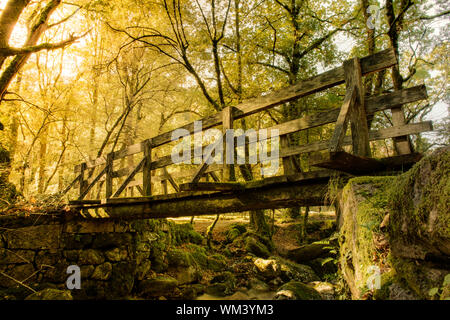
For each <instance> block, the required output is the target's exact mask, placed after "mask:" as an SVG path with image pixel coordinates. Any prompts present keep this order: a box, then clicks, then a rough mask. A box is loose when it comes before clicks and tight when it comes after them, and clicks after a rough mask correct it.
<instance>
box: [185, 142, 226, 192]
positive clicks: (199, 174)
mask: <svg viewBox="0 0 450 320" xmlns="http://www.w3.org/2000/svg"><path fill="white" fill-rule="evenodd" d="M224 139H225V134H223V135H222V139H219V140H218V141H215V142H214V144H213V147H212V148H211V152H210V153H209V155H208V156H207V157H206V159H205V161H204V162H203V163H202V164H201V165H199V166H198V168H197V170H196V172H195V174H194V176H193V177H192V180H191V183H197V182H198V181H200V178H201V177H202V176H203V175H204V174H205V172H206V169H207V168H208V166H209V164H210V162H211V159H212V158H214V157H215V154H214V153H215V150H216V147H217V146H219V145H220V144H221V143H223V141H224Z"/></svg>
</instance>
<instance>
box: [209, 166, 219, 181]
mask: <svg viewBox="0 0 450 320" xmlns="http://www.w3.org/2000/svg"><path fill="white" fill-rule="evenodd" d="M209 168H210V169H213V168H212V167H211V166H210V167H209ZM208 173H209V175H210V176H211V178H212V179H213V180H214V182H219V181H220V179H219V177H218V176H217V175H216V173H215V172H214V171H209V172H208Z"/></svg>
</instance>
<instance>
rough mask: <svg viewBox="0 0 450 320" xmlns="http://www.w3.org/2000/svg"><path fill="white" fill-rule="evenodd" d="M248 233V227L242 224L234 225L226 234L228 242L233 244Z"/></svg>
mask: <svg viewBox="0 0 450 320" xmlns="http://www.w3.org/2000/svg"><path fill="white" fill-rule="evenodd" d="M246 231H247V227H246V226H245V225H243V224H240V223H233V224H232V225H231V226H230V229H229V230H228V231H227V232H226V241H227V242H233V241H234V240H235V239H236V238H237V237H239V236H240V235H241V234H244V233H245V232H246Z"/></svg>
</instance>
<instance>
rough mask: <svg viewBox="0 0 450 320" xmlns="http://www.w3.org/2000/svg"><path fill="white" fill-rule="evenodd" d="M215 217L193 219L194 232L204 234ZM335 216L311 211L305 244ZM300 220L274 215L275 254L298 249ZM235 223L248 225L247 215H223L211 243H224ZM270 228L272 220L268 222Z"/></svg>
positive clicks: (182, 219)
mask: <svg viewBox="0 0 450 320" xmlns="http://www.w3.org/2000/svg"><path fill="white" fill-rule="evenodd" d="M215 217H216V216H199V217H195V218H194V223H193V227H194V230H195V231H197V232H199V233H200V234H202V235H205V234H206V229H207V228H208V226H209V225H211V223H212V222H213V221H214V219H215ZM335 219H336V215H335V213H334V211H326V212H314V211H311V212H310V213H309V216H308V229H307V230H308V231H309V232H308V236H307V237H308V238H307V240H309V241H307V242H312V241H317V240H320V239H321V238H322V236H321V234H320V230H318V228H316V226H318V225H320V224H322V223H323V222H324V221H331V220H333V221H334V220H335ZM170 220H173V221H175V222H176V223H186V222H189V221H190V220H191V218H190V217H181V218H173V219H170ZM301 222H302V218H301V217H299V218H298V219H291V218H286V217H284V216H283V215H282V214H276V215H275V222H274V225H275V228H274V229H275V232H274V234H273V236H272V241H273V242H274V245H275V248H276V251H277V253H279V254H283V253H285V252H286V251H288V250H292V249H295V248H298V247H299V246H300V242H299V228H300V225H301ZM235 223H242V224H248V223H249V218H248V214H247V213H234V214H223V215H221V216H220V220H219V221H218V222H217V224H216V226H215V227H214V230H213V241H214V242H215V243H221V242H224V241H225V239H226V232H227V231H228V230H229V229H230V226H231V225H233V224H235ZM268 223H269V225H270V226H272V223H273V222H272V220H271V219H270V221H269V222H268Z"/></svg>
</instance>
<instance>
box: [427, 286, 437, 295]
mask: <svg viewBox="0 0 450 320" xmlns="http://www.w3.org/2000/svg"><path fill="white" fill-rule="evenodd" d="M438 291H439V288H431V289H430V291H428V294H429V295H430V297H434V296H435V295H436V294H437V293H438Z"/></svg>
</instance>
